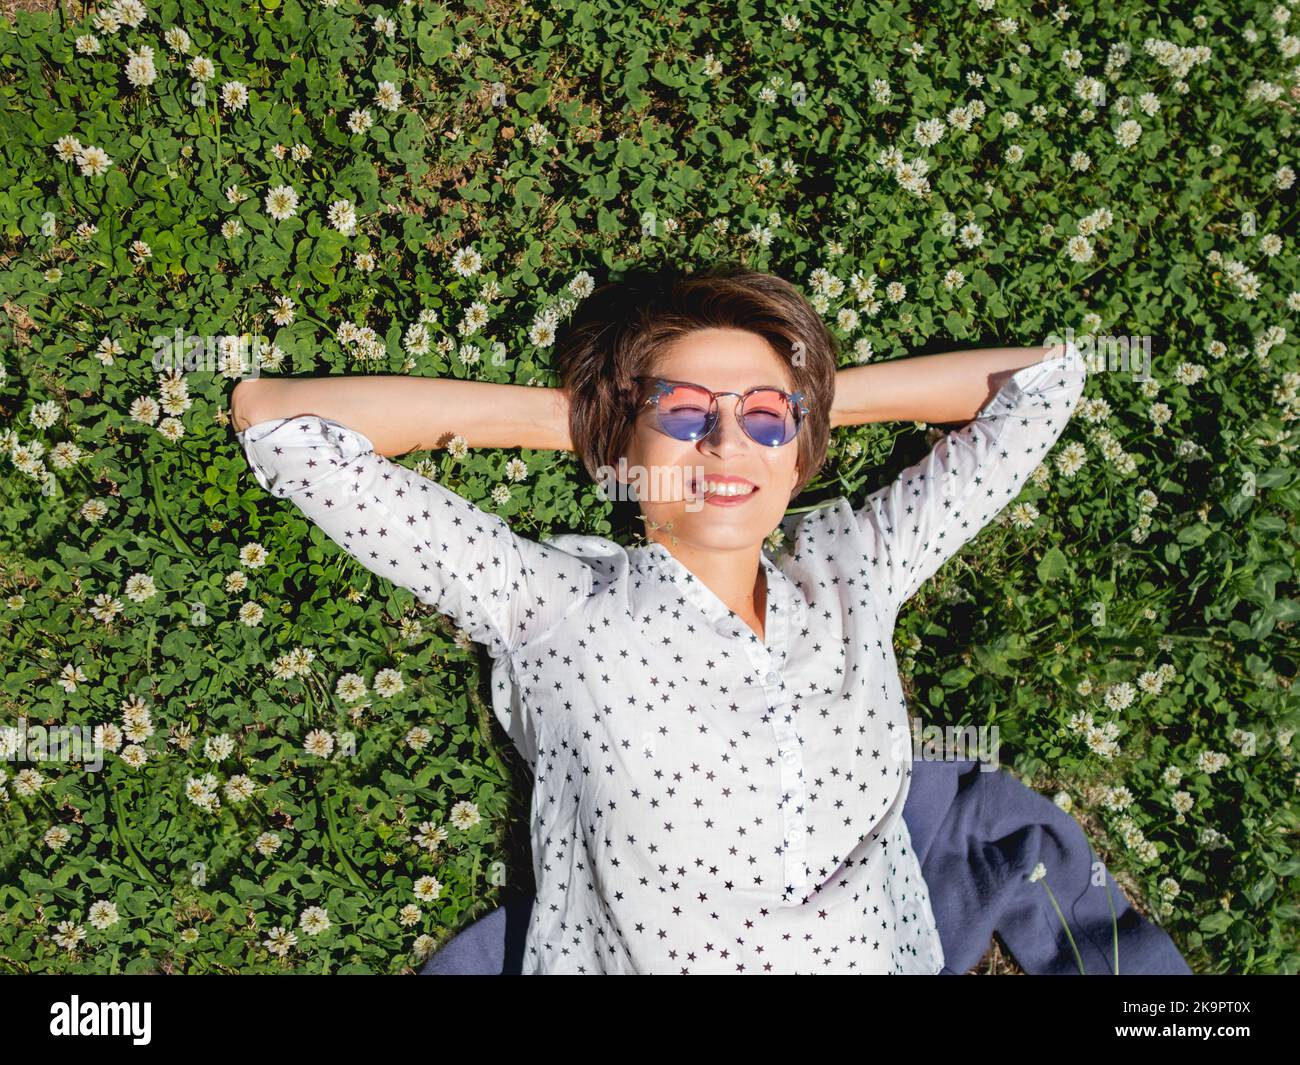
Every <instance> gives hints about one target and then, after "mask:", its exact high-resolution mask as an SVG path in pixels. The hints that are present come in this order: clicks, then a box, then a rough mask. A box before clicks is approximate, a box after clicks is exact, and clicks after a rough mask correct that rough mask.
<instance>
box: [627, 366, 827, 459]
mask: <svg viewBox="0 0 1300 1065" xmlns="http://www.w3.org/2000/svg"><path fill="white" fill-rule="evenodd" d="M635 379H636V380H638V381H653V382H654V386H655V389H654V394H653V395H652V396H650V398H649V399H647V400H645V401H644V402H643V403H641V404H640V406H639V407H637V410H638V411H640V409H641V408H642V407H647V406H653V407H654V408H655V416H656V418H657V419H658V422H659V428H660V429H661V430H662V431H663V432H664V433H666V434H667V435H668V436H671V437H672V438H673V439H674V440H698V439H700V438H701V437H704V436H708V435H709V434H710V433H711V432H713V430H714V427H715V426H717V424H718V418H719V415H720V412H719V408H718V397H719V396H739V397H740V401H739V402H738V403H737V404H736V420H737V421H738V422H740V427H741V429H743V430H744V432H745V435H746V436H748V437H749V438H750V439H751V440H753V441H754V442H755V443H757V444H762V445H763V446H764V447H780V446H781V445H783V444H788V443H790V441H791V440H793V439H794V438H795V437H796V436H798V435H799V430H800V428H802V426H803V420H804V415H806V414H807V413H808V410H809V407H808V403H807V401H806V400H805V399H804V394H803V393H802V392H785V391H782V390H781V389H779V388H773V387H771V386H770V385H759V386H757V387H755V388H750V389H747V390H746V391H744V392H714V391H712V390H711V389H708V388H705V387H704V386H703V385H696V384H692V383H690V382H689V381H672V380H669V379H667V378H664V377H645V376H638V377H636V378H635Z"/></svg>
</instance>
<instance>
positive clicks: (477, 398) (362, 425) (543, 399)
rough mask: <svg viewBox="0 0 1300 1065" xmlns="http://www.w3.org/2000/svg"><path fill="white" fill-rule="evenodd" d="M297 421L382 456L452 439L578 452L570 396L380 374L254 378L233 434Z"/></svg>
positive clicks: (243, 392)
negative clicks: (341, 432)
mask: <svg viewBox="0 0 1300 1065" xmlns="http://www.w3.org/2000/svg"><path fill="white" fill-rule="evenodd" d="M299 414H315V415H317V416H319V417H322V418H329V419H332V420H334V421H336V422H339V423H341V424H343V425H346V426H348V427H349V428H351V429H355V430H356V431H357V432H359V433H361V434H362V435H363V436H365V437H366V439H367V440H369V441H370V442H371V443H373V444H374V449H375V452H376V454H379V455H390V456H391V455H404V454H406V452H408V451H417V450H421V449H424V448H434V447H445V446H446V444H447V441H448V440H450V439H451V437H453V436H461V437H463V438H464V439H465V442H466V443H467V444H468V445H469V446H470V447H472V448H482V447H526V448H538V449H552V450H557V451H572V450H573V443H572V441H571V440H570V438H569V397H568V394H567V393H566V392H565V391H564V390H563V389H559V388H539V387H534V386H532V385H504V384H494V383H492V382H488V381H460V380H456V379H454V378H445V377H411V376H405V375H384V374H375V375H369V376H341V377H302V378H291V377H257V378H249V379H247V380H244V381H241V382H240V383H239V384H237V385H236V386H235V388H234V391H233V392H232V393H231V396H230V415H231V421H232V422H233V423H234V429H235V431H236V432H242V431H243V430H245V429H248V428H249V427H251V426H253V425H257V424H258V423H259V422H265V421H271V420H273V419H277V418H292V417H296V416H297V415H299Z"/></svg>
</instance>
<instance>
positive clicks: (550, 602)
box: [236, 382, 594, 657]
mask: <svg viewBox="0 0 1300 1065" xmlns="http://www.w3.org/2000/svg"><path fill="white" fill-rule="evenodd" d="M457 383H459V382H457ZM236 439H238V441H239V443H240V446H241V447H242V448H243V449H244V454H245V456H246V457H247V459H248V464H249V467H250V468H251V470H252V472H253V477H254V479H255V480H256V481H257V483H258V484H259V485H260V486H261V487H262V488H264V489H265V490H266V491H268V492H270V493H271V494H272V495H273V496H275V497H276V498H277V499H287V500H289V501H290V502H291V503H293V504H294V505H295V506H296V507H297V508H298V509H299V510H300V511H301V512H302V513H303V514H304V515H306V516H307V517H308V518H310V519H311V520H312V521H313V522H314V523H315V524H316V525H317V526H319V527H320V529H321V531H322V532H324V533H325V534H326V535H327V536H328V537H329V538H330V539H331V540H333V541H334V542H335V543H336V544H338V546H339V547H341V548H342V549H343V550H344V551H345V552H347V553H348V554H349V555H351V556H352V557H353V558H355V559H356V560H357V561H358V562H360V563H361V565H363V566H364V567H365V568H366V569H368V570H370V571H371V572H372V573H375V574H378V575H379V576H380V577H383V578H384V579H385V580H388V581H391V582H392V583H393V584H395V585H398V586H400V587H402V588H405V589H407V590H408V591H410V592H411V593H412V594H413V595H414V596H415V597H416V598H417V599H419V600H421V601H422V602H424V603H427V604H428V605H429V606H431V607H433V608H434V609H435V610H437V611H438V612H439V613H441V614H444V615H446V616H447V617H449V618H451V619H452V620H453V621H454V622H455V623H456V624H457V625H459V626H460V627H461V628H462V629H464V630H465V631H466V632H467V633H469V636H470V639H472V640H475V641H477V642H479V643H482V644H485V645H487V647H488V649H489V651H490V652H491V653H492V655H493V657H500V656H502V655H505V654H507V653H509V652H511V651H514V650H516V649H518V648H520V647H522V646H523V645H524V644H525V643H527V642H528V641H530V640H535V639H539V638H540V637H542V636H544V635H545V634H546V633H548V632H549V631H550V630H551V629H553V628H554V627H555V626H556V625H558V624H559V623H560V622H561V621H562V620H563V619H564V617H565V615H566V614H567V612H568V611H569V610H571V609H573V608H574V607H575V606H576V605H577V604H578V603H580V602H582V600H583V599H584V598H585V597H586V596H587V595H588V594H590V592H591V589H592V587H593V584H594V575H593V572H592V569H591V567H590V566H588V565H587V564H586V562H585V561H584V560H583V559H582V558H580V557H578V556H576V555H571V554H569V553H567V552H565V551H563V550H561V549H560V548H558V547H555V546H554V545H552V544H547V543H541V542H538V541H534V540H530V539H528V538H527V537H524V536H520V535H518V534H516V533H515V532H513V531H512V530H511V529H510V526H509V525H508V524H506V522H505V520H504V519H503V518H501V517H500V516H499V515H496V514H493V513H491V512H489V511H485V510H483V509H482V508H481V507H478V506H475V505H474V504H473V503H471V502H470V501H469V500H467V499H465V498H463V497H462V496H460V495H459V494H458V493H456V492H455V491H453V490H452V489H451V488H448V487H447V486H446V485H444V484H440V483H439V482H438V481H435V480H431V479H430V478H428V477H424V476H421V475H420V474H418V473H416V472H415V471H414V470H411V469H408V468H406V467H405V466H401V465H399V464H397V463H396V462H393V461H392V460H391V459H389V458H386V457H384V456H382V455H379V454H378V453H377V452H376V451H375V448H374V446H373V442H372V441H371V440H369V439H368V438H367V437H366V436H365V435H364V434H363V433H361V432H360V431H359V430H357V429H354V428H352V426H351V425H345V424H343V423H341V422H337V421H334V420H332V419H330V418H327V417H325V416H323V415H317V414H299V415H291V416H283V417H276V416H274V415H273V416H272V417H270V418H269V419H266V420H262V421H258V422H257V423H256V424H255V425H252V426H250V427H249V428H247V429H243V430H240V431H239V432H238V434H237V437H236Z"/></svg>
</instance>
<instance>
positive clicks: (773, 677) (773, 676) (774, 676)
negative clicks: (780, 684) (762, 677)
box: [767, 670, 781, 684]
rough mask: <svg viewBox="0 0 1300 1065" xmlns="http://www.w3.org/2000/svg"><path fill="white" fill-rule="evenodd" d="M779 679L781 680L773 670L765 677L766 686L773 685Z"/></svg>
mask: <svg viewBox="0 0 1300 1065" xmlns="http://www.w3.org/2000/svg"><path fill="white" fill-rule="evenodd" d="M780 679H781V674H780V673H777V672H776V671H775V670H773V671H772V672H771V673H769V674H768V675H767V682H768V684H775V683H776V682H777V681H779V680H780Z"/></svg>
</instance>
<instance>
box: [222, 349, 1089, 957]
mask: <svg viewBox="0 0 1300 1065" xmlns="http://www.w3.org/2000/svg"><path fill="white" fill-rule="evenodd" d="M1072 349H1073V345H1070V346H1069V347H1068V348H1067V350H1066V352H1065V354H1064V355H1058V356H1056V357H1054V358H1052V359H1050V360H1047V361H1045V362H1040V363H1037V364H1034V365H1032V366H1029V367H1025V368H1024V369H1022V370H1020V371H1018V372H1017V373H1016V374H1015V375H1014V376H1012V377H1011V378H1009V379H1008V380H1007V381H1006V382H1005V384H1004V385H1003V387H1002V388H1001V389H1000V391H999V392H998V393H997V395H995V396H994V397H993V398H992V399H991V400H990V401H989V402H988V403H987V404H986V405H985V407H984V408H983V409H982V410H981V412H980V413H979V415H978V416H977V417H976V418H975V419H974V420H972V421H971V422H969V423H967V424H966V425H965V426H963V427H962V428H960V429H958V430H956V431H952V432H949V433H948V434H947V435H946V436H945V437H943V438H942V439H940V440H939V441H938V442H937V443H936V444H935V446H934V448H933V449H932V450H931V451H930V453H929V454H928V455H927V456H926V457H925V458H923V459H922V460H921V461H919V462H918V463H916V464H915V465H913V466H911V467H910V468H908V469H907V470H905V471H903V473H901V474H900V475H899V476H898V477H897V478H896V479H895V480H894V481H893V482H892V483H890V484H888V485H886V486H885V487H883V488H881V489H880V490H879V491H877V492H874V493H873V494H871V495H870V496H868V497H867V499H866V501H865V503H864V505H863V506H862V507H861V508H859V509H857V510H854V509H853V508H851V507H850V505H849V503H848V502H847V501H845V500H844V499H842V498H841V499H836V500H835V501H834V502H832V503H830V504H827V505H825V506H822V507H819V508H818V509H816V510H813V511H811V512H808V513H806V514H803V515H791V516H789V517H787V518H786V519H785V521H784V522H783V523H782V528H783V530H784V532H785V534H786V541H785V545H786V547H787V550H785V551H782V552H781V553H780V554H779V555H778V556H777V557H776V558H775V560H774V558H773V557H770V555H769V554H764V555H763V556H762V565H763V566H764V568H765V569H766V572H767V597H766V599H767V604H766V618H765V641H760V640H759V638H758V637H757V635H756V634H755V633H754V632H753V631H752V630H751V629H750V628H749V627H748V626H747V625H746V624H745V623H744V622H743V621H741V620H740V619H739V618H738V617H737V616H736V615H735V614H734V613H732V612H731V611H730V610H729V609H727V607H725V606H724V605H723V603H722V601H721V600H720V599H718V597H717V596H716V595H715V594H714V593H713V592H712V591H710V590H709V589H708V588H707V587H706V586H704V585H703V584H701V583H700V581H699V580H697V579H696V578H695V577H693V576H692V574H691V573H690V572H689V571H688V570H687V569H686V568H685V566H683V565H682V564H681V563H680V562H678V561H677V560H676V559H675V558H674V557H673V556H672V555H671V554H670V553H669V552H668V550H667V549H666V548H664V547H663V546H661V545H659V544H649V545H646V546H640V547H636V548H632V549H625V548H624V547H622V546H620V545H618V544H616V543H614V542H612V541H610V540H608V539H605V538H603V537H598V536H582V535H564V536H559V537H556V538H555V539H554V540H552V541H549V542H537V541H533V540H529V539H526V538H524V537H520V536H518V535H516V534H514V533H513V532H511V530H510V528H509V527H508V526H507V524H506V523H505V521H504V520H503V519H501V518H499V517H497V516H496V515H493V514H490V513H488V512H486V511H484V510H482V509H480V508H478V507H476V506H474V505H473V504H471V503H470V502H468V501H467V500H465V499H464V498H462V497H461V496H460V495H458V494H456V493H455V492H453V491H451V490H450V489H448V488H446V487H444V486H443V485H440V484H438V483H437V482H435V481H431V480H429V479H427V478H424V477H421V476H419V475H417V474H416V473H414V472H413V471H411V470H409V469H407V468H405V467H403V466H400V465H398V464H396V463H394V462H392V461H390V460H389V459H387V458H385V457H383V456H379V455H376V454H375V453H374V450H373V446H372V445H371V442H370V441H369V440H368V439H367V438H366V437H365V436H363V435H362V434H361V433H358V432H356V431H355V430H352V429H349V428H348V427H346V426H344V425H341V424H339V423H338V422H336V421H332V420H330V419H328V418H322V417H318V416H315V415H300V416H298V417H294V418H288V419H281V420H275V421H267V422H262V423H260V424H258V425H255V426H251V427H250V428H248V429H247V430H245V431H244V432H242V433H240V434H239V439H240V442H241V444H242V445H243V447H244V450H245V454H246V455H247V457H248V461H249V463H250V465H251V467H252V469H253V472H254V475H255V476H256V479H257V481H258V483H259V484H260V485H262V487H263V488H266V489H267V490H268V491H270V492H272V493H273V494H274V495H277V496H279V497H281V498H287V499H291V500H292V501H293V502H294V503H295V504H296V505H297V506H298V507H299V508H300V509H301V510H302V511H303V512H304V513H305V514H306V515H307V516H308V517H310V518H311V519H312V520H313V521H315V522H316V523H317V524H318V525H319V526H320V527H321V528H322V529H323V530H324V531H325V532H326V533H327V534H328V535H329V536H330V537H331V538H332V539H333V540H334V541H335V542H336V543H338V544H339V545H340V546H341V547H342V548H343V549H344V550H345V551H347V552H348V553H349V554H351V555H353V556H354V557H355V558H356V559H357V560H358V561H360V562H361V563H362V564H363V565H364V566H366V567H367V568H368V569H370V570H372V571H373V572H375V573H377V574H379V575H381V576H383V577H386V578H387V579H389V580H390V581H392V582H394V583H395V584H399V585H401V586H402V587H404V588H407V589H409V590H410V591H411V592H412V593H413V594H414V595H415V596H416V597H417V598H419V599H420V600H422V601H423V602H425V603H427V604H429V605H430V606H432V607H434V608H435V609H437V610H438V611H439V612H440V613H444V614H446V615H448V616H449V617H450V618H452V619H453V620H454V621H455V622H456V623H457V624H459V625H460V626H461V627H462V628H463V629H465V630H466V631H467V632H468V633H469V635H470V636H471V637H472V638H473V639H474V640H476V641H478V642H481V643H484V644H486V645H487V646H488V648H489V650H490V652H491V654H492V657H493V660H494V661H493V670H492V693H493V702H494V710H495V713H496V715H497V717H498V719H499V720H500V722H501V724H502V726H503V727H504V728H505V730H506V731H507V733H508V734H509V735H510V737H511V739H512V740H513V742H514V743H515V744H516V746H517V747H518V749H519V750H520V752H521V753H522V755H523V756H524V757H525V759H526V760H527V761H528V763H529V764H530V766H531V767H532V769H533V773H534V789H533V797H532V809H531V837H532V851H533V866H534V874H535V879H536V884H537V895H536V901H535V903H534V906H533V910H532V918H531V923H530V926H529V929H528V934H527V939H526V943H525V957H524V972H525V973H670V972H671V973H714V972H716V973H795V972H802V973H812V972H819V973H926V974H934V973H937V972H938V971H939V970H940V969H941V968H942V967H943V964H944V958H943V950H942V947H941V945H940V942H939V936H938V932H937V930H936V928H935V925H934V918H933V915H932V913H931V910H930V898H929V893H928V891H927V888H926V884H925V881H924V879H923V877H922V875H921V869H920V865H919V863H918V862H917V859H916V856H915V855H914V854H913V853H912V845H911V838H910V836H909V834H908V830H907V825H906V823H905V822H904V820H903V816H902V811H903V805H904V803H905V801H906V799H907V792H908V786H909V783H910V781H911V765H912V747H911V733H910V730H909V728H908V719H907V711H906V707H905V704H904V700H903V692H902V686H901V684H900V681H899V677H898V669H897V665H896V663H895V660H894V651H893V641H892V635H893V630H894V621H895V618H896V616H897V613H898V610H899V607H900V606H901V605H902V604H903V603H904V602H905V601H906V600H907V599H908V598H909V597H910V596H911V595H912V594H913V593H915V592H916V591H917V589H918V588H919V587H920V585H921V583H922V582H923V581H924V580H925V579H926V578H927V577H929V576H930V575H931V574H933V573H934V572H935V571H936V570H937V569H938V568H939V566H940V565H942V563H943V562H944V561H945V560H947V559H948V558H949V557H951V556H952V555H953V554H955V553H956V552H957V551H958V549H960V548H961V547H962V545H964V544H965V543H966V542H967V541H969V540H970V539H971V538H972V537H974V536H975V534H976V533H978V532H979V531H980V529H982V528H983V527H984V526H985V525H986V524H988V522H989V521H990V520H991V519H992V518H993V517H994V516H995V515H996V514H997V513H998V512H999V511H1000V510H1001V509H1002V508H1003V507H1004V506H1005V505H1006V504H1007V503H1009V502H1011V500H1013V499H1014V498H1015V497H1016V496H1017V495H1018V493H1019V491H1020V488H1021V486H1022V484H1023V483H1024V481H1025V479H1026V478H1027V477H1028V475H1029V473H1030V472H1031V471H1032V470H1033V468H1034V467H1035V466H1036V465H1037V464H1038V463H1039V462H1040V461H1041V460H1042V459H1043V458H1044V456H1045V454H1046V452H1047V450H1048V449H1049V448H1050V447H1051V446H1052V444H1053V443H1054V442H1055V441H1056V439H1057V438H1058V436H1059V435H1060V433H1061V431H1062V429H1063V428H1064V427H1065V424H1066V422H1067V421H1068V420H1069V416H1070V414H1071V412H1072V411H1073V409H1074V405H1075V404H1076V402H1077V401H1078V398H1079V396H1080V393H1081V392H1082V388H1083V381H1084V377H1085V375H1086V371H1085V367H1084V365H1083V363H1082V360H1080V359H1079V358H1078V357H1077V352H1076V351H1074V350H1072Z"/></svg>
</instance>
